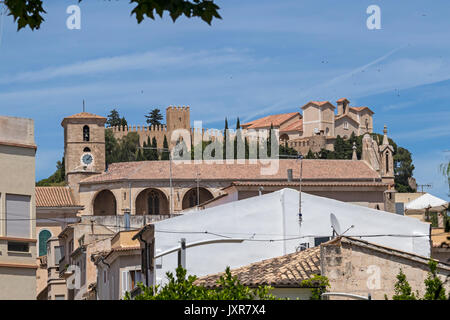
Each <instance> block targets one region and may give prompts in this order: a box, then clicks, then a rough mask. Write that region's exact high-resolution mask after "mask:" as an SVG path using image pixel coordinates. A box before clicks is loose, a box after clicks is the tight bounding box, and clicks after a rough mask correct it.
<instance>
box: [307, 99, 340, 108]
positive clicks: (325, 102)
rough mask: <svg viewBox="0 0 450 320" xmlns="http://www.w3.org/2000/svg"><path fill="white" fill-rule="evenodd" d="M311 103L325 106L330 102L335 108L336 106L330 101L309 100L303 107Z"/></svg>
mask: <svg viewBox="0 0 450 320" xmlns="http://www.w3.org/2000/svg"><path fill="white" fill-rule="evenodd" d="M309 104H315V105H316V106H324V105H326V104H329V105H330V106H332V107H333V108H336V107H335V106H334V105H333V104H332V103H331V102H330V101H309V102H308V103H306V104H305V105H304V106H303V107H302V109H304V108H305V107H306V106H307V105H309Z"/></svg>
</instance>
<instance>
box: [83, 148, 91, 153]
mask: <svg viewBox="0 0 450 320" xmlns="http://www.w3.org/2000/svg"><path fill="white" fill-rule="evenodd" d="M83 152H91V149H89V148H88V147H86V148H84V149H83Z"/></svg>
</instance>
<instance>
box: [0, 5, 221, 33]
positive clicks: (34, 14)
mask: <svg viewBox="0 0 450 320" xmlns="http://www.w3.org/2000/svg"><path fill="white" fill-rule="evenodd" d="M47 1H49V0H47ZM1 2H3V3H4V4H5V6H6V7H7V8H8V10H9V14H8V15H10V16H13V18H14V22H17V30H20V29H22V28H25V27H27V26H28V27H29V28H30V29H31V30H35V29H39V28H40V27H41V24H42V22H43V21H45V19H44V18H43V15H44V14H46V13H47V12H46V11H45V10H44V7H43V0H4V1H0V3H1ZM78 2H79V3H80V2H81V0H78ZM130 3H134V4H136V7H135V8H134V9H133V10H132V11H131V15H133V14H134V15H135V16H136V20H137V22H138V23H141V22H142V21H143V20H144V19H145V17H148V18H150V19H153V20H155V14H156V15H158V16H160V17H161V18H162V17H163V14H164V12H167V13H168V14H169V15H170V17H171V18H172V20H173V22H175V21H176V20H177V19H178V18H179V17H180V16H182V15H184V16H186V17H187V18H193V17H198V18H200V19H202V20H203V21H205V22H206V23H208V24H209V25H211V21H212V20H213V19H214V18H216V19H222V17H221V16H220V15H219V13H218V11H219V9H220V8H219V6H217V5H216V4H215V3H214V0H130Z"/></svg>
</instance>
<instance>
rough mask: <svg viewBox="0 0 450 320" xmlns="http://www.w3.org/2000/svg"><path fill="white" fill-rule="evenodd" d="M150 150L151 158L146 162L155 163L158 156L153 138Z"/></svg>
mask: <svg viewBox="0 0 450 320" xmlns="http://www.w3.org/2000/svg"><path fill="white" fill-rule="evenodd" d="M152 148H153V149H151V152H152V153H151V157H150V159H147V160H151V161H156V160H159V155H158V142H157V141H156V138H155V137H153V139H152Z"/></svg>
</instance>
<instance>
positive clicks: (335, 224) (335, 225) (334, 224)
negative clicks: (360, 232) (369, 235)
mask: <svg viewBox="0 0 450 320" xmlns="http://www.w3.org/2000/svg"><path fill="white" fill-rule="evenodd" d="M330 221H331V228H332V229H333V238H335V237H336V236H337V237H340V236H343V235H344V234H345V233H347V231H348V230H350V229H351V228H354V227H355V226H354V225H353V224H352V225H351V226H350V227H349V228H348V229H347V230H345V231H344V232H341V225H340V224H339V221H338V219H337V218H336V216H335V215H334V213H330Z"/></svg>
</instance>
